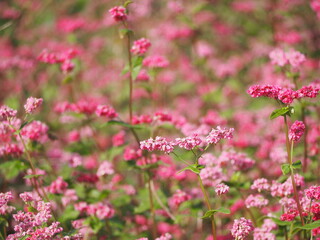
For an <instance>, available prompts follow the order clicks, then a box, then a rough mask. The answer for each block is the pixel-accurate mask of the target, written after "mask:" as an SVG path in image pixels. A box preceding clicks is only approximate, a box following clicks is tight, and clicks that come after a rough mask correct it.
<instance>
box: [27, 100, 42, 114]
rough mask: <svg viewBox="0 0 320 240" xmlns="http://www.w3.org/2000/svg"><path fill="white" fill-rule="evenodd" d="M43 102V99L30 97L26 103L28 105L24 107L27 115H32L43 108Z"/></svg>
mask: <svg viewBox="0 0 320 240" xmlns="http://www.w3.org/2000/svg"><path fill="white" fill-rule="evenodd" d="M42 102H43V99H42V98H34V97H29V98H28V99H27V101H26V104H25V105H24V110H25V111H26V113H27V114H31V113H33V112H34V111H35V110H36V109H37V108H38V107H40V106H41V104H42Z"/></svg>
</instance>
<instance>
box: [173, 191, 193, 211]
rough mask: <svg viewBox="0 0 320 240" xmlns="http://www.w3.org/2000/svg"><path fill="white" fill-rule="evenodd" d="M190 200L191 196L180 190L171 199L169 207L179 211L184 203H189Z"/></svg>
mask: <svg viewBox="0 0 320 240" xmlns="http://www.w3.org/2000/svg"><path fill="white" fill-rule="evenodd" d="M190 198H191V196H190V195H188V194H187V193H186V192H184V191H181V190H180V189H178V190H177V191H176V192H175V194H174V195H173V196H172V197H171V198H169V206H170V207H171V208H172V209H177V208H178V207H179V206H180V205H181V204H182V203H183V202H185V201H188V200H189V199H190Z"/></svg>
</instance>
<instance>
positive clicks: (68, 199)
mask: <svg viewBox="0 0 320 240" xmlns="http://www.w3.org/2000/svg"><path fill="white" fill-rule="evenodd" d="M77 200H78V196H77V193H76V190H74V189H68V190H66V191H65V193H64V194H63V197H62V198H61V202H62V205H63V206H67V205H69V204H70V203H72V202H75V201H77Z"/></svg>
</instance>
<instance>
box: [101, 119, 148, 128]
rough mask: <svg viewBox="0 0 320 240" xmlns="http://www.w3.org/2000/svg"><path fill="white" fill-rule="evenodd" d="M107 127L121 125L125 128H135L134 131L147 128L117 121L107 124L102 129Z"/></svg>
mask: <svg viewBox="0 0 320 240" xmlns="http://www.w3.org/2000/svg"><path fill="white" fill-rule="evenodd" d="M105 125H120V126H123V127H127V128H133V129H144V128H145V127H143V126H140V125H131V124H129V123H125V122H121V121H116V120H110V121H109V122H107V123H106V124H103V125H102V127H104V126H105Z"/></svg>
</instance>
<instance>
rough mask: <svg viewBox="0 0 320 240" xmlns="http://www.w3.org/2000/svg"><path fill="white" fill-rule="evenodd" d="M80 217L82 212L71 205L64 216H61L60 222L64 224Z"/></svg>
mask: <svg viewBox="0 0 320 240" xmlns="http://www.w3.org/2000/svg"><path fill="white" fill-rule="evenodd" d="M79 215H80V212H79V211H77V210H75V209H74V207H73V205H69V206H67V207H66V209H65V210H64V212H63V214H61V216H60V217H59V222H62V223H64V222H67V221H70V220H75V219H77V218H78V216H79Z"/></svg>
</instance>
